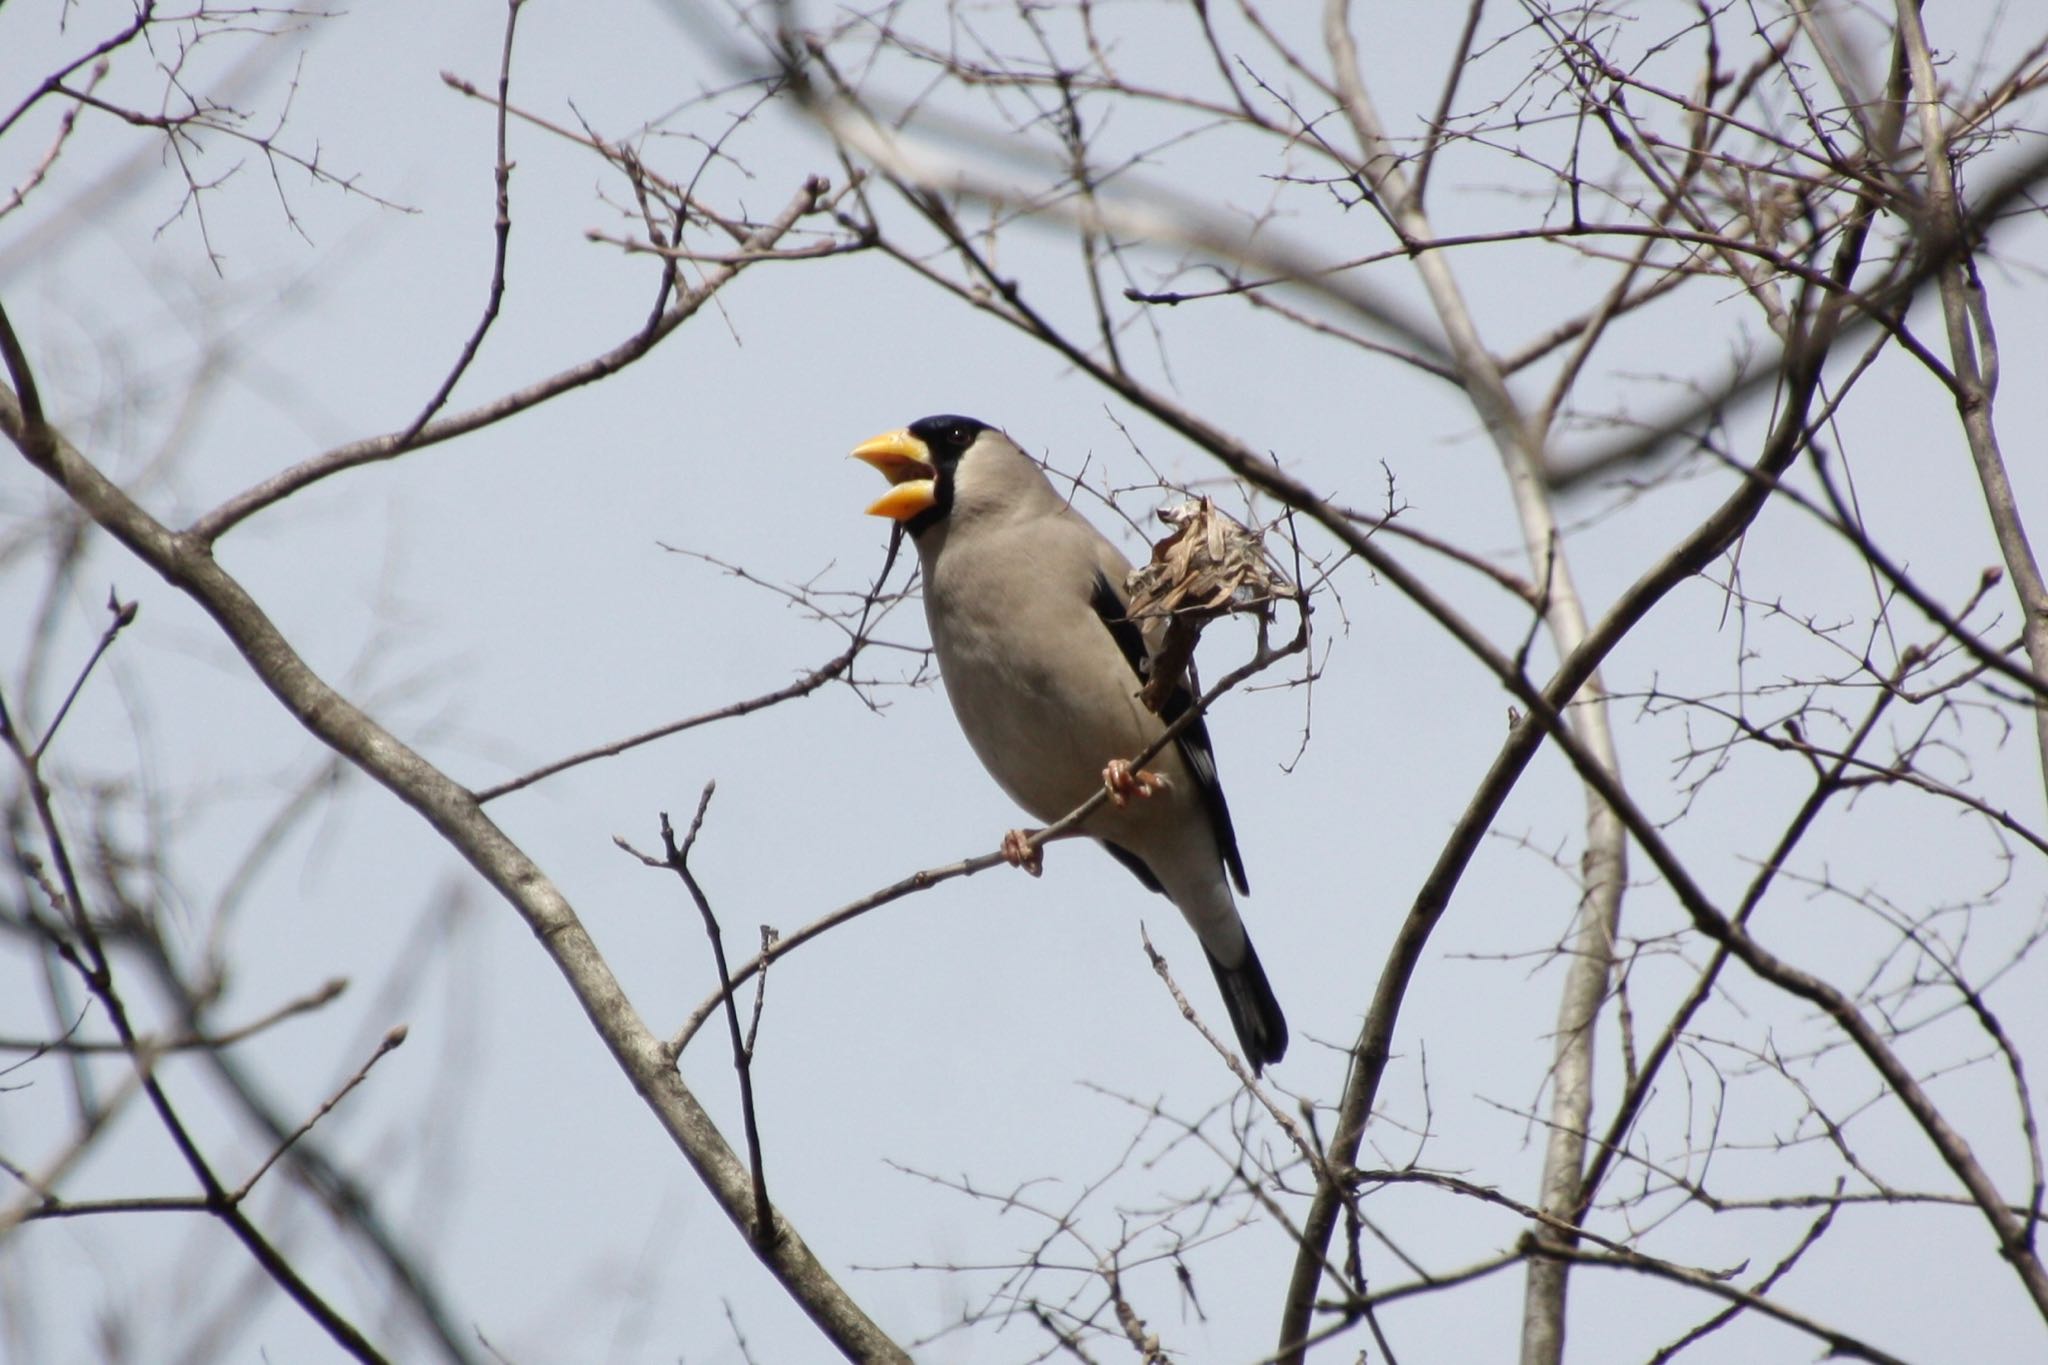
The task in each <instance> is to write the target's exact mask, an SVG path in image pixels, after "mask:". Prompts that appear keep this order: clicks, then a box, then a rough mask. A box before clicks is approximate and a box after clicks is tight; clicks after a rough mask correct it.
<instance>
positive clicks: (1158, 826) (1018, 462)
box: [855, 416, 1287, 1070]
mask: <svg viewBox="0 0 2048 1365" xmlns="http://www.w3.org/2000/svg"><path fill="white" fill-rule="evenodd" d="M855 453H856V454H858V455H860V456H861V457H862V458H864V459H867V460H869V462H870V463H872V464H874V465H875V466H876V467H877V468H878V469H881V470H882V471H883V473H885V474H887V475H888V476H889V478H890V480H891V482H892V483H894V484H897V485H898V487H897V488H895V489H892V491H891V494H890V495H889V496H887V497H885V498H884V499H883V500H882V501H881V502H878V503H877V504H876V505H875V507H874V509H872V510H875V511H877V512H879V513H881V514H883V515H888V516H893V517H896V518H897V519H899V520H901V521H903V522H904V523H905V525H906V526H907V527H908V528H909V530H910V533H911V535H912V537H913V539H914V540H915V543H916V545H917V552H918V558H919V560H920V562H921V563H922V565H923V571H924V605H925V619H926V620H927V622H928V623H929V625H930V628H931V636H932V646H933V649H934V651H935V653H936V654H937V657H938V663H939V673H940V676H941V677H942V678H943V680H944V682H945V686H946V695H947V697H948V698H949V699H950V700H951V702H952V705H953V711H954V714H955V715H956V716H957V717H958V719H959V722H960V728H961V730H962V732H963V733H965V735H966V736H967V742H968V743H969V744H970V745H971V746H973V749H974V752H975V754H976V756H977V757H979V758H980V759H981V762H982V766H984V767H985V768H987V769H988V771H989V774H990V775H991V776H992V777H994V778H995V780H996V782H997V783H998V784H999V785H1000V786H1001V787H1002V788H1003V790H1004V791H1006V792H1008V793H1009V795H1010V797H1011V798H1012V799H1013V800H1015V801H1016V802H1017V804H1018V805H1020V806H1022V807H1023V808H1024V809H1025V810H1026V811H1027V812H1029V813H1030V814H1031V816H1032V817H1033V818H1034V819H1037V820H1039V821H1041V822H1045V823H1050V822H1052V821H1054V820H1057V819H1058V818H1060V817H1061V816H1063V815H1065V814H1066V813H1067V812H1068V811H1070V810H1072V809H1073V808H1074V807H1075V806H1078V805H1079V804H1081V802H1082V801H1084V800H1085V799H1087V798H1088V796H1090V795H1091V794H1092V793H1094V792H1095V791H1096V790H1097V789H1099V788H1100V787H1101V785H1102V781H1103V768H1104V766H1105V765H1106V764H1107V763H1108V762H1109V761H1110V760H1111V759H1117V758H1125V759H1127V758H1130V757H1132V756H1134V755H1136V754H1137V753H1138V752H1140V751H1141V750H1142V749H1144V748H1145V747H1146V746H1147V745H1149V744H1151V743H1152V741H1153V740H1155V739H1156V738H1158V736H1159V734H1160V732H1161V730H1162V729H1163V728H1164V725H1165V721H1164V720H1162V718H1161V717H1160V716H1158V715H1154V714H1153V713H1152V712H1151V711H1150V710H1148V709H1146V707H1145V706H1144V704H1143V703H1142V702H1140V701H1139V700H1138V695H1137V694H1138V691H1139V688H1140V687H1141V686H1142V684H1143V682H1144V681H1145V677H1146V672H1147V668H1148V665H1149V652H1148V647H1147V645H1146V642H1145V638H1144V634H1143V633H1142V632H1141V631H1139V629H1138V628H1137V627H1136V626H1135V625H1134V624H1133V623H1131V622H1130V621H1128V620H1126V619H1125V618H1124V609H1125V599H1124V586H1123V585H1124V580H1125V577H1126V576H1127V575H1128V574H1129V572H1130V565H1129V563H1128V562H1127V561H1126V560H1125V559H1124V557H1123V555H1122V554H1120V553H1119V552H1118V551H1117V549H1116V547H1115V546H1114V545H1112V544H1111V543H1110V542H1109V541H1108V540H1107V539H1106V538H1105V537H1104V536H1103V535H1102V534H1101V533H1100V532H1099V531H1097V530H1096V529H1095V528H1094V527H1093V526H1092V525H1090V524H1089V522H1088V521H1087V519H1086V518H1084V517H1082V516H1081V515H1080V514H1079V513H1077V512H1075V511H1074V510H1073V509H1072V508H1071V507H1070V506H1068V505H1067V502H1066V500H1065V499H1064V498H1063V497H1061V496H1060V494H1059V492H1058V491H1057V490H1056V489H1054V487H1053V486H1052V484H1051V483H1050V482H1049V481H1048V480H1047V479H1046V477H1045V474H1044V472H1043V471H1042V470H1041V469H1040V468H1039V467H1038V465H1037V464H1035V463H1034V462H1033V461H1032V460H1031V459H1030V458H1029V457H1028V456H1026V455H1025V454H1024V453H1023V452H1022V451H1021V450H1019V449H1018V448H1017V446H1016V445H1015V444H1013V443H1012V442H1011V441H1010V440H1009V438H1008V437H1006V436H1005V435H1003V433H1001V432H999V431H997V430H995V429H994V428H992V427H989V426H987V425H986V424H984V423H981V422H978V421H976V420H974V419H972V418H966V417H952V416H943V417H928V418H925V419H924V420H923V421H920V422H917V423H914V424H913V425H912V426H910V427H909V428H907V429H906V430H905V431H902V432H892V433H889V435H887V436H885V437H877V438H876V439H875V440H874V441H871V442H869V443H867V444H866V445H864V446H863V447H861V448H860V450H858V451H856V452H855ZM926 477H929V480H930V482H929V485H927V484H925V483H924V482H922V480H923V479H925V478H926ZM1189 704H1190V702H1189V698H1188V696H1187V694H1186V692H1185V690H1184V689H1182V690H1181V691H1180V692H1179V693H1178V694H1177V695H1176V696H1174V697H1173V698H1171V699H1170V700H1169V701H1168V703H1167V705H1166V706H1165V708H1164V710H1165V713H1166V719H1168V720H1170V719H1172V718H1173V717H1175V716H1177V715H1179V714H1180V713H1181V712H1182V711H1184V710H1185V709H1186V707H1187V706H1188V705H1189ZM1144 766H1145V768H1146V770H1147V771H1150V772H1154V773H1158V774H1160V775H1162V776H1163V777H1165V779H1166V785H1165V788H1164V790H1162V791H1158V792H1156V793H1154V794H1153V795H1152V796H1150V797H1132V798H1131V799H1130V800H1129V801H1128V802H1127V803H1126V804H1125V805H1123V806H1122V807H1117V806H1114V805H1108V806H1104V807H1102V808H1101V809H1099V810H1098V811H1097V812H1096V814H1095V815H1094V816H1092V817H1090V819H1089V821H1088V823H1087V825H1086V826H1085V828H1086V830H1087V832H1088V833H1089V834H1090V835H1092V836H1093V837H1095V838H1096V839H1097V840H1099V841H1100V842H1101V843H1102V844H1103V845H1104V846H1105V847H1106V848H1107V849H1108V850H1109V852H1110V853H1111V854H1112V855H1114V856H1115V857H1116V859H1117V860H1118V861H1119V862H1121V863H1123V864H1124V866H1125V867H1127V868H1129V869H1130V870H1131V871H1132V873H1134V874H1135V875H1136V876H1137V877H1138V879H1139V880H1140V881H1142V882H1143V883H1145V885H1146V886H1148V887H1150V888H1151V889H1152V890H1155V891H1159V892H1161V893H1163V894H1164V895H1165V896H1166V897H1167V898H1168V899H1170V900H1171V901H1172V902H1173V903H1174V905H1175V906H1176V907H1178V908H1179V910H1180V911H1181V913H1182V915H1184V916H1185V917H1186V919H1187V921H1188V923H1189V925H1190V926H1191V927H1192V928H1193V929H1194V931H1195V934H1196V936H1197V937H1198V938H1199V939H1200V940H1201V944H1202V947H1203V950H1204V951H1205V952H1206V953H1207V955H1208V958H1209V965H1210V966H1211V968H1212V969H1213V970H1214V972H1215V974H1216V982H1217V986H1218V988H1219V990H1220V991H1221V992H1222V995H1223V1000H1224V1004H1225V1007H1226V1008H1227V1009H1228V1011H1229V1014H1230V1019H1231V1023H1232V1025H1233V1026H1234V1027H1235V1029H1236V1032H1237V1036H1238V1042H1239V1043H1240V1045H1241V1046H1242V1047H1243V1049H1244V1053H1245V1057H1246V1060H1248V1061H1249V1062H1250V1063H1251V1064H1252V1067H1253V1069H1254V1070H1257V1069H1260V1068H1263V1067H1264V1066H1265V1065H1267V1064H1268V1063H1270V1062H1276V1061H1278V1060H1280V1058H1281V1056H1282V1055H1283V1054H1284V1053H1285V1052H1286V1050H1287V1023H1286V1020H1285V1018H1284V1017H1283V1016H1282V1015H1281V1012H1280V1006H1279V1003H1278V1002H1277V1001H1276V1000H1275V999H1274V998H1273V992H1272V988H1271V987H1270V986H1269V985H1268V984H1267V981H1266V974H1265V971H1264V969H1263V968H1262V967H1261V966H1260V965H1259V958H1258V954H1257V953H1256V952H1254V951H1253V950H1252V945H1251V940H1250V939H1249V938H1248V937H1247V936H1246V934H1245V929H1244V922H1243V920H1241V919H1240V918H1239V916H1238V912H1237V905H1236V901H1235V899H1234V898H1233V897H1232V895H1231V887H1230V881H1227V880H1226V879H1225V873H1226V870H1227V871H1228V873H1229V876H1230V879H1231V880H1234V881H1235V882H1236V884H1237V888H1238V889H1239V890H1240V891H1243V890H1246V889H1247V887H1246V882H1245V876H1244V868H1243V864H1242V862H1241V860H1240V859H1239V856H1238V851H1237V839H1236V834H1235V831H1234V830H1233V829H1232V827H1231V822H1230V810H1229V807H1228V805H1227V804H1226V803H1225V802H1224V800H1223V792H1222V788H1221V786H1220V785H1219V784H1218V782H1217V778H1216V768H1215V761H1214V758H1213V756H1212V755H1211V753H1210V749H1209V738H1208V733H1207V731H1206V729H1205V728H1204V727H1203V726H1202V724H1201V722H1200V721H1199V720H1197V721H1196V722H1195V723H1194V724H1193V725H1191V726H1190V727H1188V729H1186V730H1185V731H1183V732H1182V734H1181V736H1180V737H1179V739H1178V740H1177V741H1176V742H1175V743H1173V744H1169V745H1168V746H1167V747H1166V748H1165V749H1164V750H1162V751H1161V752H1160V753H1159V755H1158V756H1157V757H1155V758H1153V759H1151V760H1149V761H1148V762H1147V763H1146V764H1145V765H1144Z"/></svg>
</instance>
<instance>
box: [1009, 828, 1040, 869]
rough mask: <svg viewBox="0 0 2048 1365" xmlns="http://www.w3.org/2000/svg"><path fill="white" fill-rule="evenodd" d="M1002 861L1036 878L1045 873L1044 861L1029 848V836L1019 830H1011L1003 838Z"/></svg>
mask: <svg viewBox="0 0 2048 1365" xmlns="http://www.w3.org/2000/svg"><path fill="white" fill-rule="evenodd" d="M1002 852H1003V861H1004V862H1006V863H1008V864H1009V865H1010V866H1011V867H1021V868H1023V869H1024V870H1025V871H1026V872H1029V873H1030V874H1031V875H1032V876H1034V877H1036V876H1038V875H1039V874H1040V873H1041V872H1044V871H1045V859H1044V858H1042V857H1041V856H1039V851H1038V850H1037V849H1035V848H1033V847H1032V846H1031V835H1030V833H1029V832H1027V831H1025V830H1021V829H1013V830H1011V831H1010V832H1009V833H1008V834H1005V835H1004V836H1003V849H1002Z"/></svg>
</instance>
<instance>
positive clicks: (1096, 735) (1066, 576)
mask: <svg viewBox="0 0 2048 1365" xmlns="http://www.w3.org/2000/svg"><path fill="white" fill-rule="evenodd" d="M1042 530H1043V528H1041V532H1042ZM949 548H950V549H951V550H955V551H957V550H958V549H959V548H960V547H959V546H958V545H957V544H955V545H954V546H952V547H945V546H941V547H940V549H939V552H938V553H937V554H935V555H932V556H931V557H930V558H929V559H927V561H926V564H925V616H926V620H927V621H928V623H929V625H930V628H931V635H932V646H933V649H934V651H935V652H936V653H937V655H938V661H939V674H940V677H941V678H942V679H943V680H944V682H945V687H946V695H947V698H948V699H949V700H950V701H951V702H952V705H953V711H954V714H955V715H956V716H957V717H958V718H959V721H960V728H961V730H962V731H963V732H964V733H965V734H966V736H967V740H968V743H969V744H970V745H972V746H973V748H974V752H975V754H976V756H977V757H979V758H980V759H981V762H982V766H983V767H985V768H987V769H988V771H989V774H990V775H991V776H992V777H994V778H995V779H996V781H997V783H998V784H1000V785H1001V786H1002V788H1003V790H1004V791H1006V792H1008V793H1009V795H1010V797H1011V799H1013V800H1014V801H1016V802H1017V804H1019V805H1020V806H1022V807H1024V809H1025V810H1026V811H1028V812H1030V813H1031V815H1032V816H1034V817H1035V818H1037V819H1039V820H1042V821H1051V820H1055V819H1057V818H1059V817H1060V816H1062V815H1064V814H1066V812H1068V811H1069V810H1071V809H1073V808H1074V807H1075V806H1077V805H1079V804H1080V803H1081V801H1083V800H1084V799H1086V798H1087V796H1088V795H1089V794H1090V793H1091V792H1093V791H1094V790H1095V788H1096V787H1097V786H1099V785H1100V784H1101V780H1102V769H1103V765H1104V764H1105V763H1107V762H1108V761H1109V760H1110V759H1112V758H1118V757H1129V756H1130V755H1132V754H1135V753H1136V752H1138V751H1139V750H1140V749H1142V748H1143V747H1144V746H1145V745H1146V744H1148V743H1150V742H1151V739H1152V738H1153V736H1155V735H1156V734H1157V733H1158V728H1159V722H1158V720H1157V718H1156V717H1154V716H1152V714H1151V713H1150V712H1148V711H1146V710H1145V709H1144V708H1143V706H1142V705H1141V704H1140V703H1139V702H1138V701H1137V696H1136V694H1137V689H1138V686H1139V680H1138V678H1137V676H1136V675H1135V674H1134V673H1132V671H1131V668H1130V665H1129V663H1128V662H1127V661H1126V660H1125V659H1124V657H1123V655H1122V653H1121V652H1120V651H1119V650H1118V648H1117V645H1116V641H1115V639H1114V638H1113V637H1112V636H1111V634H1110V632H1109V630H1108V628H1107V627H1106V626H1105V625H1104V624H1103V622H1102V620H1101V618H1100V617H1098V616H1097V615H1096V614H1095V611H1094V608H1093V607H1092V606H1091V605H1090V602H1089V592H1090V590H1091V588H1092V585H1093V574H1094V567H1093V559H1092V558H1083V557H1081V556H1076V555H1072V554H1066V555H1061V554H1053V553H1047V550H1048V549H1056V548H1057V547H1056V546H1048V545H1047V544H1046V537H1044V536H1043V534H1040V535H1039V536H1037V537H1032V536H1027V535H1009V534H1005V533H1003V532H995V533H993V534H986V535H981V536H977V537H976V538H975V540H974V543H973V545H972V549H973V551H974V553H972V554H960V553H949V552H948V549H949ZM1063 565H1065V566H1067V568H1062V567H1061V566H1063ZM1071 568H1085V571H1086V572H1085V575H1083V574H1079V573H1075V572H1069V571H1068V569H1071Z"/></svg>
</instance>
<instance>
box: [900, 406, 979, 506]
mask: <svg viewBox="0 0 2048 1365" xmlns="http://www.w3.org/2000/svg"><path fill="white" fill-rule="evenodd" d="M987 430H989V424H988V423H986V422H984V421H982V420H981V419H980V418H978V417H962V416H960V415H959V414H958V413H951V412H942V413H938V414H936V415H935V416H931V417H920V418H919V419H918V420H917V421H915V422H912V423H911V424H910V427H909V431H910V434H911V435H912V436H915V437H916V438H917V439H918V440H920V441H923V442H924V445H925V449H926V450H927V451H928V452H929V456H928V458H929V459H930V460H931V463H932V469H933V470H934V471H935V473H936V477H935V478H934V480H933V482H934V483H935V484H936V485H937V488H936V490H935V491H936V494H937V496H936V497H935V499H934V500H933V502H932V505H931V506H930V507H929V508H927V509H926V510H925V511H923V512H921V513H919V514H918V515H917V516H915V517H913V518H911V519H910V520H909V521H907V522H905V523H904V529H905V530H907V531H909V532H910V534H911V535H912V536H919V535H922V534H923V533H924V531H925V530H926V529H927V528H928V527H932V526H936V525H937V524H938V523H940V522H941V521H944V520H945V519H946V514H947V513H949V512H951V511H952V510H953V490H954V474H955V472H956V471H957V470H958V469H959V467H960V457H961V456H962V455H965V454H966V453H967V448H968V447H969V446H971V445H973V444H974V443H975V441H977V440H978V439H980V437H981V433H983V432H984V431H987Z"/></svg>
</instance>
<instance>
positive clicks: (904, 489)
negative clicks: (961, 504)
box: [853, 427, 939, 521]
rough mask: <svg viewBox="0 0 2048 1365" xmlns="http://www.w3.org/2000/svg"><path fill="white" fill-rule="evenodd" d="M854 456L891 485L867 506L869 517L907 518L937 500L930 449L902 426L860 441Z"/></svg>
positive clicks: (902, 519)
mask: <svg viewBox="0 0 2048 1365" xmlns="http://www.w3.org/2000/svg"><path fill="white" fill-rule="evenodd" d="M853 458H855V459H856V460H865V461H866V462H867V463H869V464H871V465H873V466H874V467H875V468H876V469H878V470H880V471H881V473H882V477H883V478H885V479H887V480H888V481H889V482H890V483H891V484H892V485H894V486H893V487H891V488H890V489H889V491H888V492H886V493H884V494H882V496H881V497H879V498H877V499H876V500H875V502H874V505H873V506H871V507H869V508H868V515H869V516H872V517H888V518H890V519H891V520H892V521H909V520H910V519H911V518H912V517H914V516H916V515H917V514H918V513H919V512H922V511H924V510H925V509H926V508H927V507H930V506H931V505H932V504H933V503H935V502H937V501H938V500H939V484H938V476H939V471H938V470H937V469H935V468H934V467H933V466H932V452H931V449H930V447H928V446H926V445H925V443H924V442H923V441H920V440H918V439H917V437H915V436H912V435H911V434H910V432H909V431H907V430H905V429H904V428H901V427H899V428H897V429H896V430H895V431H885V432H883V433H882V434H881V435H880V436H877V437H875V438H874V439H872V440H868V441H862V442H861V443H860V444H859V445H857V446H855V447H854V448H853Z"/></svg>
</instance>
